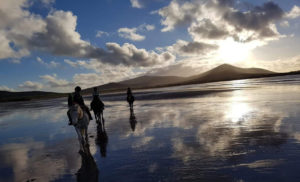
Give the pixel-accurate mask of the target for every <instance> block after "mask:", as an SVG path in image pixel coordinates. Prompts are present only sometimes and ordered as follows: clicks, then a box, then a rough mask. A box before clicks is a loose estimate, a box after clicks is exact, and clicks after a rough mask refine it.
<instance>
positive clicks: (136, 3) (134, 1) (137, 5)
mask: <svg viewBox="0 0 300 182" xmlns="http://www.w3.org/2000/svg"><path fill="white" fill-rule="evenodd" d="M130 3H131V6H132V7H133V8H142V7H143V5H142V4H141V2H140V1H139V0H130Z"/></svg>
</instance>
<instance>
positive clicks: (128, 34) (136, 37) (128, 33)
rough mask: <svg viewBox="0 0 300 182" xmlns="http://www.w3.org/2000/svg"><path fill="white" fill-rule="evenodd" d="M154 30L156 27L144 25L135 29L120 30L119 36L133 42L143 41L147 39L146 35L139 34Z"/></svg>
mask: <svg viewBox="0 0 300 182" xmlns="http://www.w3.org/2000/svg"><path fill="white" fill-rule="evenodd" d="M154 29H155V26H154V25H148V24H142V25H140V26H138V27H135V28H127V27H124V28H119V30H118V34H119V36H120V37H123V38H125V39H129V40H132V41H142V40H145V38H146V37H145V36H144V35H140V34H138V33H137V32H145V31H152V30H154Z"/></svg>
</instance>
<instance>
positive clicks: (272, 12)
mask: <svg viewBox="0 0 300 182" xmlns="http://www.w3.org/2000/svg"><path fill="white" fill-rule="evenodd" d="M157 13H158V14H159V15H160V16H161V17H162V20H161V24H162V25H163V26H164V28H163V29H162V31H163V32H166V31H172V30H173V29H174V28H176V27H178V26H190V27H189V33H190V34H191V35H192V37H193V38H194V39H195V38H199V37H200V38H206V39H212V40H214V39H222V38H226V37H228V36H231V37H233V38H234V39H235V40H236V41H243V42H247V41H253V40H264V39H266V40H274V39H278V38H279V37H280V34H279V33H278V31H277V28H276V25H275V23H276V21H279V20H281V19H282V18H284V14H285V13H284V11H283V10H282V9H281V8H280V7H279V6H278V5H277V4H275V3H273V2H267V3H264V4H263V5H262V6H253V7H251V8H250V9H249V10H248V11H241V10H239V9H236V8H235V3H234V1H233V0H226V1H224V0H215V1H200V0H193V1H188V2H184V3H182V2H181V1H177V0H173V1H171V3H170V4H169V5H168V6H166V7H164V8H161V9H159V10H158V11H157ZM229 32H230V33H229Z"/></svg>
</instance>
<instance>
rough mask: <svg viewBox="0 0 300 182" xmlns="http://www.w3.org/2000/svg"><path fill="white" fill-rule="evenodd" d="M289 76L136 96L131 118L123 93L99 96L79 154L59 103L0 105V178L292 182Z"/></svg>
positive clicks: (299, 97)
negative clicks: (85, 152)
mask: <svg viewBox="0 0 300 182" xmlns="http://www.w3.org/2000/svg"><path fill="white" fill-rule="evenodd" d="M299 80H300V77H299V76H290V77H275V78H265V79H252V80H242V81H231V82H218V83H209V84H203V85H189V86H180V87H171V88H162V89H152V90H143V91H140V92H135V95H136V98H137V101H136V102H135V104H134V113H132V115H130V110H129V108H128V106H127V103H126V102H125V96H124V95H120V94H116V95H108V96H103V100H104V103H105V105H106V108H105V110H104V118H105V129H106V135H105V133H103V132H100V131H99V132H97V126H96V124H95V122H94V121H91V123H90V125H89V136H90V138H89V143H90V151H91V154H92V157H89V158H82V157H81V155H80V154H79V153H78V150H79V143H78V141H77V135H76V132H75V130H74V128H73V127H72V126H68V125H67V116H66V109H67V106H66V100H65V99H55V100H52V101H49V100H48V101H35V102H31V103H29V102H20V103H1V104H0V181H27V180H36V181H76V179H77V180H78V181H80V180H82V181H88V180H90V181H95V180H96V181H97V180H99V181H299V180H300V173H299V172H298V169H299V168H300V121H299V118H300V117H299V116H300V112H299V110H300V109H299V108H300V92H299V91H300V84H299V83H300V82H299ZM152 98H153V99H152ZM86 103H90V100H89V98H87V99H86Z"/></svg>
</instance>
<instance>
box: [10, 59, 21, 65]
mask: <svg viewBox="0 0 300 182" xmlns="http://www.w3.org/2000/svg"><path fill="white" fill-rule="evenodd" d="M9 62H11V63H13V64H20V63H21V60H19V59H12V60H10V61H9Z"/></svg>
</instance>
